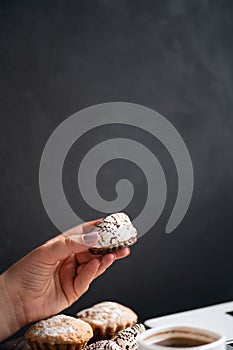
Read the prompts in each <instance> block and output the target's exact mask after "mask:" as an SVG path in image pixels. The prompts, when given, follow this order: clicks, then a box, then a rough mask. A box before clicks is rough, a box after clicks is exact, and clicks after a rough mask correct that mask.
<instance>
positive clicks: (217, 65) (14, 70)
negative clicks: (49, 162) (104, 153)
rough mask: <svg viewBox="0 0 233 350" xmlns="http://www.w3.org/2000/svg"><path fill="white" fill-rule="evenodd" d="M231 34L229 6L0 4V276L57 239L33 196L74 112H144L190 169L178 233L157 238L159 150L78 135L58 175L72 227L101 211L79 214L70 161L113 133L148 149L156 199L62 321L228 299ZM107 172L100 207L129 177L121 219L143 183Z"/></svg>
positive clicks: (121, 130)
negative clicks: (141, 229)
mask: <svg viewBox="0 0 233 350" xmlns="http://www.w3.org/2000/svg"><path fill="white" fill-rule="evenodd" d="M232 33H233V2H232V1H230V0H229V1H214V0H213V1H206V0H200V1H198V0H196V1H193V0H183V1H181V0H179V1H178V0H177V1H175V0H170V1H169V0H161V1H155V0H153V1H152V0H146V1H145V0H144V1H142V0H132V1H126V0H115V1H114V0H98V1H89V0H83V1H78V0H70V1H66V0H62V1H61V0H57V1H47V0H45V1H37V2H34V1H10V0H8V1H1V2H0V115H1V119H0V120H1V127H0V133H1V137H0V155H1V158H0V159H1V173H0V196H1V200H0V213H1V221H0V232H1V233H0V268H1V271H4V270H5V269H6V268H7V267H8V266H9V265H11V264H12V263H13V262H15V261H16V260H18V259H19V258H20V257H22V256H23V255H24V254H26V253H27V252H28V251H30V250H31V249H33V248H34V247H36V246H37V245H38V244H40V243H42V242H44V241H45V240H46V239H48V238H50V237H52V236H53V235H55V234H57V233H58V231H57V229H56V228H55V227H54V225H53V224H52V223H51V222H50V220H49V218H48V216H47V214H46V212H45V210H44V208H43V205H42V202H41V198H40V193H39V185H38V172H39V163H40V157H41V154H42V151H43V148H44V146H45V143H46V141H47V139H48V138H49V136H50V134H51V133H52V132H53V130H54V129H55V128H56V127H57V126H58V125H59V123H61V122H62V121H63V120H64V119H65V118H67V117H68V116H70V115H71V114H72V113H74V112H76V111H78V110H80V109H82V108H85V107H88V106H91V105H94V104H97V103H103V102H110V101H126V102H133V103H138V104H142V105H145V106H148V107H151V108H153V109H155V110H156V111H158V112H159V113H161V114H162V115H164V116H165V117H166V118H167V119H168V120H170V121H171V123H172V124H173V125H174V126H175V127H176V129H177V130H178V131H179V133H180V134H181V136H182V137H183V139H184V141H185V143H186V145H187V147H188V149H189V152H190V155H191V158H192V161H193V166H194V176H195V188H194V193H193V199H192V202H191V206H190V208H189V211H188V213H187V215H186V216H185V218H184V220H183V221H182V223H181V224H180V225H179V227H178V228H177V229H176V230H175V232H173V233H172V234H170V235H166V234H165V233H164V229H165V225H166V222H167V220H168V217H169V213H170V212H171V209H172V205H173V204H174V199H175V195H176V191H177V177H176V172H175V168H174V164H173V162H172V159H170V156H169V154H167V151H166V150H165V149H164V147H163V146H162V145H161V144H160V143H159V142H158V141H157V140H153V138H152V137H151V136H149V135H148V134H146V133H145V132H143V131H140V130H135V129H132V128H131V129H130V128H125V127H122V126H118V127H116V126H109V127H107V128H100V129H98V130H94V131H92V132H90V133H89V135H84V136H83V138H82V140H79V141H80V142H79V144H75V145H74V146H73V147H72V149H71V150H70V152H69V155H68V156H67V161H66V163H65V167H64V187H65V189H66V194H67V197H68V198H69V200H70V202H71V204H72V206H73V207H74V208H76V209H77V208H78V207H79V212H80V215H82V217H83V219H91V218H93V217H94V218H95V217H96V215H97V214H98V215H99V214H100V215H101V213H97V212H95V211H93V210H92V209H91V208H88V207H85V205H84V204H83V206H82V205H80V202H79V199H80V198H79V193H78V192H75V191H76V187H77V186H75V184H76V183H75V180H76V178H75V176H76V170H77V164H78V163H77V162H78V161H80V159H81V156H82V155H84V154H85V152H86V150H87V149H89V148H90V147H91V146H92V145H94V144H96V143H98V142H99V141H101V140H104V139H107V138H108V137H113V135H114V136H115V135H119V136H122V135H124V137H129V138H133V139H136V140H139V141H140V142H142V143H144V144H145V145H146V146H147V147H149V148H150V149H151V150H153V152H154V154H155V155H156V156H157V157H158V159H159V160H160V162H161V163H162V165H163V168H164V171H165V173H166V177H167V181H168V198H167V203H166V208H165V210H164V212H163V215H162V216H161V218H160V220H159V221H158V222H157V224H156V225H155V227H154V228H153V229H152V230H151V231H150V232H149V233H148V234H147V235H145V236H144V237H143V238H141V239H140V241H139V242H138V244H137V245H136V246H134V247H133V248H132V254H131V256H130V257H129V258H127V259H125V260H124V261H120V262H117V263H115V264H114V266H113V267H111V269H109V270H108V271H107V272H106V273H105V275H104V276H102V277H101V278H99V279H98V280H97V281H95V282H94V283H93V285H92V287H91V288H90V290H89V291H88V293H87V294H85V296H83V297H82V298H81V299H80V300H79V301H78V302H77V303H76V304H75V305H74V306H73V307H72V308H70V309H69V310H67V312H68V313H70V314H72V313H74V312H76V311H77V310H79V309H81V308H83V307H86V306H89V305H91V304H93V303H95V302H98V301H102V300H116V301H119V302H121V303H123V304H127V305H129V306H130V307H132V308H134V309H135V310H136V311H137V312H138V314H139V316H140V319H141V320H145V319H146V318H149V317H153V316H156V315H162V314H166V313H171V312H175V311H179V310H185V309H190V308H194V307H198V306H204V305H208V304H212V303H217V302H221V301H227V300H231V299H232V298H233V276H232V266H233V258H232V248H233V247H232V244H233V232H232V227H233V215H232V207H233V193H232V188H233V167H232V161H233V157H232V149H233V118H232V106H233V44H232ZM110 163H111V164H110ZM110 163H109V164H107V165H106V166H105V167H103V169H102V170H101V172H100V174H99V176H98V179H97V183H98V185H99V190H100V193H101V194H102V195H103V196H105V198H107V199H108V198H109V199H111V198H113V196H114V191H113V187H114V183H115V182H116V181H117V180H118V179H120V178H121V177H122V176H123V177H127V178H129V179H131V180H132V182H133V183H134V184H135V198H134V201H133V203H131V205H130V206H129V208H128V213H129V214H131V216H132V217H134V216H135V215H137V213H138V211H140V209H141V208H142V206H143V201H144V200H145V198H146V190H147V186H146V182H145V177H144V175H143V174H142V173H141V172H140V170H139V169H138V168H137V166H136V165H133V164H131V163H128V164H126V163H125V162H121V161H118V163H117V162H115V163H114V162H113V161H112V162H110ZM74 175H75V176H74ZM155 186H156V184H155ZM81 207H82V208H81ZM98 215H97V216H98Z"/></svg>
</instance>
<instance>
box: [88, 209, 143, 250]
mask: <svg viewBox="0 0 233 350" xmlns="http://www.w3.org/2000/svg"><path fill="white" fill-rule="evenodd" d="M95 231H97V232H98V233H99V240H98V242H97V243H96V244H95V245H93V247H91V248H90V249H89V252H90V253H92V254H107V253H110V252H113V251H115V250H117V249H120V248H123V247H127V246H130V245H132V244H134V243H136V241H137V230H136V228H135V227H134V226H133V225H132V223H131V221H130V218H129V217H128V215H126V214H125V213H116V214H112V215H109V216H107V217H106V218H105V219H103V220H102V221H100V222H99V223H98V224H97V226H96V227H95Z"/></svg>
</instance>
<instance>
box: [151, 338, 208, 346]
mask: <svg viewBox="0 0 233 350" xmlns="http://www.w3.org/2000/svg"><path fill="white" fill-rule="evenodd" d="M208 343H209V342H205V341H203V340H199V339H191V338H185V337H171V338H167V339H163V340H160V341H158V342H155V343H154V344H156V345H161V346H171V347H173V348H191V347H193V346H200V345H205V344H208Z"/></svg>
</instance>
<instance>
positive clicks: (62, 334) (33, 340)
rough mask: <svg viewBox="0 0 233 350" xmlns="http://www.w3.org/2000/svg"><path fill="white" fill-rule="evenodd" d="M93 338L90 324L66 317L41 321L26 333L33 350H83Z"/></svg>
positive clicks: (58, 316) (61, 316)
mask: <svg viewBox="0 0 233 350" xmlns="http://www.w3.org/2000/svg"><path fill="white" fill-rule="evenodd" d="M92 336H93V331H92V328H91V326H90V325H89V324H88V323H86V322H84V321H82V320H80V319H77V318H75V317H71V316H66V315H56V316H53V317H51V318H48V319H46V320H41V321H39V322H37V323H35V324H34V325H32V326H31V327H30V328H29V329H28V330H27V331H26V333H25V338H26V339H27V341H28V343H29V345H30V346H31V348H32V349H33V350H81V349H82V348H83V347H84V346H85V345H86V344H87V342H88V341H89V340H90V339H91V338H92Z"/></svg>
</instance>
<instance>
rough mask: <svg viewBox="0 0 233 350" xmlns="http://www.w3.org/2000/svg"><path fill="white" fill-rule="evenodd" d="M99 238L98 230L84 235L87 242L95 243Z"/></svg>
mask: <svg viewBox="0 0 233 350" xmlns="http://www.w3.org/2000/svg"><path fill="white" fill-rule="evenodd" d="M98 238H99V234H98V232H91V233H87V234H85V235H83V240H84V242H85V243H86V244H90V243H94V242H95V241H97V239H98Z"/></svg>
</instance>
